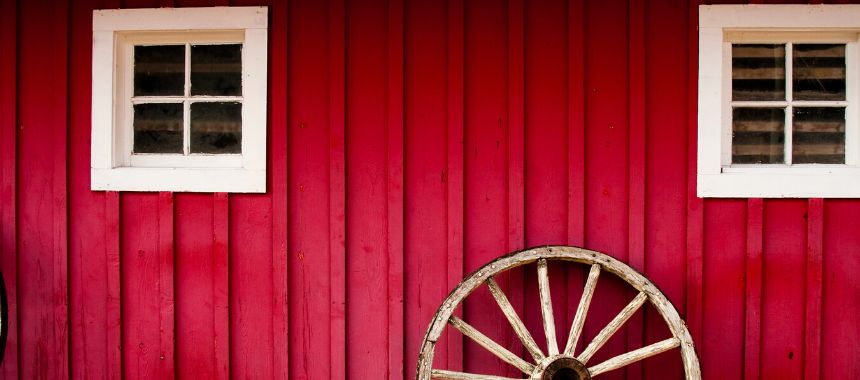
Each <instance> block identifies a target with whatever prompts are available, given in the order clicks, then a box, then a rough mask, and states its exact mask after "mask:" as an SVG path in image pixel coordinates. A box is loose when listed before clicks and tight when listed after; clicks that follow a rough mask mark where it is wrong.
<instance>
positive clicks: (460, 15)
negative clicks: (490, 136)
mask: <svg viewBox="0 0 860 380" xmlns="http://www.w3.org/2000/svg"><path fill="white" fill-rule="evenodd" d="M464 6H465V5H464V2H463V1H460V0H448V3H447V8H448V30H447V39H448V52H447V53H448V61H447V63H446V64H447V70H448V78H447V79H448V81H447V85H448V90H447V91H448V93H447V97H448V121H447V135H448V141H447V159H448V162H447V165H448V170H447V172H448V176H447V177H448V186H447V189H446V191H447V195H446V199H447V204H448V207H447V210H446V211H447V223H446V227H447V236H448V239H447V252H446V256H447V259H448V268H447V278H446V282H447V285H448V286H447V288H448V289H454V287H456V286H457V284H458V283H459V282H460V280H461V279H462V278H463V267H464V258H463V250H464V238H463V228H464V199H463V193H464V191H463V190H464V186H465V185H464V181H465V178H464V175H465V172H464V157H463V155H464V144H463V142H464V139H465V128H464V117H465V111H464V107H465V103H464V101H465V94H464V91H465V9H464ZM455 315H457V316H458V317H462V311H461V310H458V311H457V312H455ZM447 334H448V335H447V339H446V341H447V342H448V344H447V357H445V362H446V364H447V366H446V368H450V369H452V370H462V369H463V338H462V336H461V335H459V334H457V333H455V332H451V331H449V332H447Z"/></svg>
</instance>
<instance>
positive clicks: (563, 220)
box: [0, 0, 860, 379]
mask: <svg viewBox="0 0 860 380" xmlns="http://www.w3.org/2000/svg"><path fill="white" fill-rule="evenodd" d="M211 5H237V6H238V5H268V6H269V13H270V15H271V16H270V17H271V19H270V47H269V63H270V65H269V73H270V74H269V75H270V81H269V135H268V136H269V139H268V140H269V161H268V164H269V165H268V166H269V173H268V191H267V193H265V194H254V195H247V194H183V193H176V194H173V193H116V192H107V193H105V192H92V191H90V190H89V181H90V180H89V146H90V145H89V141H90V84H91V72H90V71H91V66H90V65H91V44H92V42H91V21H92V20H91V18H92V10H93V9H102V8H119V7H122V8H134V7H158V6H177V7H184V6H211ZM696 5H697V2H694V1H693V2H691V1H683V0H674V1H668V0H667V1H651V2H644V1H629V3H628V2H627V1H617V0H603V1H585V0H569V1H564V0H535V1H523V0H510V1H509V2H502V1H491V0H475V1H469V2H466V3H465V4H464V3H463V2H461V1H457V0H449V1H448V2H447V3H446V2H442V1H430V0H390V1H388V2H386V1H384V0H366V1H365V0H349V1H346V0H330V1H329V2H328V3H327V2H323V1H315V0H293V1H290V2H287V1H279V0H272V1H266V0H247V1H245V0H184V1H182V0H82V1H75V2H66V1H62V0H56V1H23V0H20V1H17V2H16V1H14V0H3V1H0V12H2V13H0V51H2V55H0V233H2V241H0V249H2V258H0V267H2V270H3V274H4V275H5V277H6V281H7V284H8V289H9V291H10V318H11V323H12V329H11V335H10V337H9V346H8V348H7V351H6V358H5V361H4V363H3V365H2V368H0V374H2V377H3V378H25V379H31V378H50V379H56V378H66V377H74V378H106V377H107V378H120V377H127V378H153V377H162V378H167V377H172V376H180V377H198V378H226V377H228V376H233V377H236V378H281V379H283V378H293V379H329V378H331V379H337V378H344V377H350V378H353V379H380V378H391V379H399V378H402V377H407V378H408V377H412V376H413V373H414V368H415V361H416V357H417V353H418V348H419V345H420V342H421V339H422V336H423V334H424V330H425V329H426V328H427V325H428V323H429V321H430V318H431V316H432V315H433V313H434V312H435V310H436V308H437V307H438V306H439V304H440V302H441V300H442V299H443V297H444V296H445V295H446V294H447V292H448V291H449V290H450V289H452V288H453V287H454V286H455V285H456V284H457V283H458V282H459V280H460V279H461V278H463V277H464V275H465V274H467V273H468V272H470V271H472V270H474V269H475V268H477V267H479V266H480V265H482V264H483V263H485V262H487V261H489V260H491V259H492V258H494V257H497V256H499V255H502V254H504V253H506V252H509V251H512V250H516V249H520V248H523V247H528V246H534V245H544V244H564V245H577V246H583V247H586V248H589V249H594V250H599V251H603V252H606V253H608V254H610V255H612V256H614V257H616V258H619V259H621V260H623V261H625V262H628V263H630V264H631V265H632V266H633V267H634V268H636V269H638V270H640V271H642V272H644V273H645V274H646V276H648V277H649V278H651V279H652V280H653V281H654V283H656V284H657V285H658V286H659V287H660V288H661V289H662V290H663V292H664V293H665V294H666V295H667V296H668V297H669V298H670V300H671V301H672V302H673V303H674V304H675V306H676V307H677V308H678V310H679V311H680V313H681V314H682V316H683V317H684V318H685V319H686V321H687V323H688V325H689V326H690V329H691V331H692V334H693V337H694V340H695V342H696V344H697V350H698V354H699V358H700V360H701V362H702V369H703V372H704V374H705V377H706V378H710V379H722V378H740V377H744V378H747V379H758V378H767V379H776V378H778V379H793V378H806V379H815V378H828V379H849V378H860V364H858V363H860V362H858V361H857V360H856V358H857V357H858V356H860V325H858V324H857V322H856V317H855V316H856V315H858V313H860V279H858V276H857V275H856V272H858V270H860V254H858V252H860V225H858V222H857V216H858V215H860V202H858V201H855V200H829V199H828V200H821V199H808V200H807V199H792V200H770V199H767V200H761V199H707V200H702V199H699V198H696V197H695V167H696V162H695V157H696V154H695V150H696V149H695V147H696V109H695V106H696V76H697V73H696V66H695V65H696V62H697V56H696V49H697V45H696V44H697V42H696V14H697V13H696ZM551 277H552V279H553V280H552V281H553V282H552V284H553V289H554V297H555V301H554V303H555V305H556V320H557V323H558V328H557V329H558V330H559V331H561V332H566V331H567V329H568V327H567V326H569V323H570V321H571V319H572V318H573V312H574V310H575V308H576V302H577V299H578V294H579V292H580V291H581V290H580V289H581V284H582V281H583V278H584V277H583V273H582V272H581V271H579V270H575V269H571V268H554V269H553V272H552V273H551ZM503 286H504V287H505V288H506V289H507V291H508V293H509V295H510V297H511V300H512V302H513V303H514V305H515V306H516V307H517V308H518V309H519V310H520V313H521V315H523V316H524V319H525V321H526V324H527V325H528V326H529V327H530V328H531V329H532V331H535V332H537V331H540V327H539V326H540V312H539V308H538V307H537V302H538V301H537V300H538V297H537V290H536V288H537V287H536V284H535V275H534V273H533V272H531V271H525V272H516V271H515V272H512V274H511V275H510V276H507V277H506V278H504V279H503ZM602 286H604V285H602ZM604 287H605V289H607V291H606V292H605V293H606V294H605V295H604V296H601V298H600V301H601V303H600V306H601V307H599V308H593V310H594V311H593V312H592V315H591V316H590V317H589V322H588V324H587V326H586V335H591V336H593V335H594V334H595V333H596V332H597V331H598V330H599V329H600V328H601V327H602V324H601V323H604V322H605V321H607V320H608V319H609V318H611V317H612V316H613V315H614V314H615V313H616V312H617V310H619V309H620V308H621V307H622V306H623V305H624V304H625V303H626V302H627V300H628V298H629V297H628V296H632V295H630V294H625V293H624V292H623V291H621V287H620V286H619V284H617V283H612V282H611V281H607V282H606V285H605V286H604ZM610 290H612V291H615V292H614V293H613V292H610ZM598 292H599V294H603V292H604V291H603V290H599V291H598ZM610 293H612V294H610ZM568 296H569V297H568ZM495 308H496V306H495V305H494V304H493V302H492V301H491V298H490V297H489V296H488V295H487V294H481V293H477V294H475V295H474V296H473V299H471V300H470V301H469V303H467V304H466V306H465V309H464V310H463V315H464V318H465V319H466V320H467V321H469V322H470V323H472V324H474V325H475V326H477V327H479V328H480V329H481V330H483V331H485V332H488V334H490V335H491V336H494V337H496V338H497V339H499V340H501V341H502V342H503V343H504V344H505V345H507V346H509V347H510V348H511V349H515V350H519V351H517V352H522V348H521V347H520V346H519V345H518V343H517V342H516V341H515V339H516V338H515V337H514V336H513V335H512V333H511V332H509V331H508V330H507V329H505V326H506V322H505V321H504V319H503V317H502V316H501V314H500V313H498V312H495V311H493V310H495ZM659 325H660V324H659V323H658V319H657V318H656V316H655V314H654V313H651V312H648V311H646V312H645V315H644V316H641V315H640V316H637V317H635V318H634V319H632V320H631V322H630V323H629V324H628V327H627V328H626V329H625V330H623V333H621V335H620V337H619V338H616V339H613V340H612V341H610V343H609V344H608V345H607V348H605V349H603V351H605V352H603V353H602V357H608V355H609V354H611V353H620V352H623V351H624V350H627V349H632V348H637V347H639V346H641V345H642V344H643V343H649V342H653V341H656V340H657V339H660V337H661V336H662V335H661V334H662V333H664V331H663V330H661V329H660V326H659ZM535 335H536V336H540V335H541V334H535ZM538 340H539V344H540V345H543V343H542V338H538ZM443 342H444V344H442V345H440V347H439V349H438V352H437V357H438V359H437V364H438V365H440V366H443V367H446V368H463V369H465V370H468V371H473V372H491V373H499V374H509V375H515V374H516V373H515V372H513V371H512V370H511V369H510V368H506V367H505V366H504V365H502V363H500V362H499V361H498V360H496V359H494V358H493V357H491V356H490V355H489V354H487V353H486V352H484V351H482V350H480V349H479V348H477V347H476V346H474V345H473V344H472V343H471V342H466V341H464V339H463V338H462V337H461V336H459V335H456V334H452V335H448V336H447V337H446V338H445V339H444V340H443ZM680 371H681V364H680V360H679V359H678V357H677V355H673V354H664V355H662V356H660V357H657V358H654V359H650V360H649V361H646V362H644V364H642V365H636V366H632V367H630V368H629V369H628V370H626V371H618V372H615V373H612V374H607V375H606V377H607V378H624V377H629V378H643V377H644V378H650V379H659V378H664V377H667V376H669V375H674V374H679V373H680Z"/></svg>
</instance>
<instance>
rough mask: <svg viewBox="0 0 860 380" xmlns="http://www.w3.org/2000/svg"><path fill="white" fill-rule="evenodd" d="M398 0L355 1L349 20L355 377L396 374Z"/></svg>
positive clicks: (349, 348)
mask: <svg viewBox="0 0 860 380" xmlns="http://www.w3.org/2000/svg"><path fill="white" fill-rule="evenodd" d="M389 7H390V3H386V1H381V0H373V1H366V2H362V3H356V2H349V3H348V4H347V9H346V18H347V19H348V20H349V22H348V24H347V29H346V36H347V37H346V61H347V62H348V63H349V64H348V65H347V66H346V100H345V104H346V120H345V122H346V125H348V126H349V128H348V129H347V130H346V143H345V144H346V146H347V150H346V156H345V160H346V162H348V165H347V167H346V195H347V198H346V223H347V224H346V231H347V232H348V233H347V236H346V250H347V251H348V252H351V253H352V254H350V255H349V256H348V257H347V258H346V259H347V260H346V282H347V283H348V284H350V285H355V284H361V286H349V287H348V288H347V290H346V299H347V301H348V303H347V309H346V324H347V326H348V327H349V328H348V329H347V331H346V333H347V336H346V355H347V357H348V358H353V357H363V358H364V359H365V360H348V361H347V363H346V366H347V368H346V371H347V377H349V378H368V379H370V378H373V379H382V378H386V377H388V376H389V369H390V368H389V365H388V362H389V355H390V352H389V347H388V346H389V343H390V338H391V330H392V329H395V330H396V329H397V327H395V326H392V321H390V317H391V312H392V310H390V308H391V306H392V305H391V304H390V298H389V296H390V295H391V294H392V293H391V292H393V291H394V289H391V287H392V286H394V284H392V283H391V280H392V275H393V274H394V273H393V271H394V268H393V267H392V264H393V263H392V262H393V261H396V260H397V259H396V258H394V257H393V255H395V254H396V252H394V251H393V250H392V248H394V247H393V246H392V245H393V244H392V243H394V241H393V239H397V237H392V236H390V233H391V232H394V231H391V228H392V227H394V226H393V225H392V224H393V223H394V221H393V219H394V217H395V216H394V215H393V213H394V211H395V210H392V209H391V206H392V205H391V203H390V199H389V197H391V196H395V197H396V195H394V194H391V193H392V192H393V191H396V189H395V186H397V185H396V184H395V181H397V179H396V178H395V176H396V173H394V172H393V169H394V165H396V163H395V162H394V160H396V158H395V157H393V156H394V154H395V153H394V152H392V151H391V150H392V149H396V147H394V145H396V144H397V142H396V141H393V140H392V139H393V138H394V134H395V132H393V131H392V128H394V125H393V123H396V120H393V119H391V118H390V117H391V116H392V115H391V112H392V110H391V109H389V108H388V105H389V102H390V100H391V96H393V94H392V93H390V91H389V90H391V88H390V83H389V82H390V80H391V77H390V75H391V72H390V71H388V70H386V68H387V67H388V66H389V64H390V58H391V57H390V53H391V47H390V46H388V43H387V42H389V38H390V37H389V35H388V32H390V30H387V29H389V23H390V16H391V15H390V14H389V10H390V8H389Z"/></svg>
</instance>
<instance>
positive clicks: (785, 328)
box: [758, 199, 809, 379]
mask: <svg viewBox="0 0 860 380" xmlns="http://www.w3.org/2000/svg"><path fill="white" fill-rule="evenodd" d="M808 205H809V201H808V200H806V199H767V200H765V201H764V216H763V223H762V224H763V233H762V248H763V249H762V272H761V283H762V285H761V297H760V299H761V317H760V322H759V325H760V331H761V333H760V338H759V342H760V349H759V351H760V352H761V353H760V356H759V363H760V367H759V374H758V376H759V378H761V379H801V378H802V376H803V363H802V361H803V357H804V356H803V342H804V336H803V333H804V321H803V318H804V314H805V309H804V306H805V305H804V304H805V297H804V296H805V293H806V287H805V284H804V279H805V278H806V276H807V274H806V272H805V270H804V269H805V266H806V248H807V241H806V235H807V232H808V215H807V212H808V209H807V208H808Z"/></svg>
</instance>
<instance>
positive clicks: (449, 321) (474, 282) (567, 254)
mask: <svg viewBox="0 0 860 380" xmlns="http://www.w3.org/2000/svg"><path fill="white" fill-rule="evenodd" d="M553 261H569V262H575V263H579V264H584V265H588V266H590V268H591V269H590V271H589V273H588V279H587V280H586V282H585V288H584V290H583V294H582V298H581V299H580V301H579V306H578V307H577V309H576V315H575V316H574V318H573V324H572V325H571V327H570V334H569V335H568V338H567V342H566V344H565V345H564V346H563V347H561V350H560V349H559V345H558V341H557V338H556V332H555V321H554V317H553V312H552V299H551V298H550V289H549V277H548V274H547V265H549V264H548V263H552V262H553ZM534 262H537V272H538V288H539V291H540V301H541V302H540V303H541V315H542V316H543V318H542V320H543V328H544V333H545V334H546V341H547V346H548V347H547V351H548V352H547V353H546V354H544V353H543V351H541V349H540V348H539V347H538V345H537V343H535V340H534V339H533V338H532V337H531V335H530V334H529V331H528V329H526V327H525V325H524V324H523V322H522V320H521V319H520V318H519V316H517V313H516V311H514V308H513V307H512V306H511V304H510V302H508V298H507V296H505V294H504V293H503V292H502V290H501V288H499V285H498V284H497V283H496V281H495V280H494V276H496V275H497V274H499V273H502V272H505V271H507V270H510V269H512V268H516V267H519V266H523V265H526V264H530V263H534ZM602 271H606V272H609V273H612V274H614V275H615V276H617V277H619V278H621V279H622V280H624V281H625V282H626V283H627V284H628V285H630V286H632V287H633V288H634V289H636V290H637V291H638V292H639V294H638V295H636V297H635V298H634V299H633V300H632V301H630V303H629V304H627V306H626V307H624V309H622V310H621V312H619V313H618V315H617V316H615V318H613V319H612V320H611V321H610V322H609V324H607V325H606V327H604V328H603V329H602V330H600V332H599V333H598V334H597V335H596V336H595V337H594V339H592V341H591V343H589V344H588V345H587V346H586V347H585V348H584V349H583V350H582V351H580V352H579V353H576V352H577V350H576V345H577V341H578V340H579V337H580V334H581V333H582V329H583V326H584V325H585V318H586V316H587V314H588V308H589V305H590V304H591V299H592V296H593V295H594V290H595V288H596V286H597V279H598V277H599V276H600V272H602ZM482 284H483V285H486V286H487V287H488V288H489V290H490V293H491V294H492V295H493V298H494V299H495V300H496V302H497V303H498V305H499V308H500V309H501V310H502V312H503V313H504V315H505V317H506V318H507V319H508V322H510V325H511V327H512V328H513V331H514V333H515V334H516V336H517V337H518V338H519V340H520V341H521V342H522V344H523V346H525V348H526V350H527V351H528V352H529V354H530V355H531V357H532V358H533V361H526V360H524V359H522V358H520V357H519V356H518V355H516V354H514V353H512V352H510V351H508V350H507V349H505V348H504V347H502V345H500V344H498V343H496V342H494V341H493V340H492V339H490V338H488V337H487V336H486V335H484V334H482V333H481V332H479V331H478V330H476V329H475V328H474V327H472V326H470V325H469V324H468V323H466V322H465V321H463V320H462V319H460V318H457V317H456V316H453V315H452V314H453V313H454V310H455V309H456V308H457V307H458V306H459V305H460V304H462V302H463V300H464V299H465V298H466V297H467V296H468V295H469V294H470V293H472V291H474V290H475V289H477V288H478V287H479V286H481V285H482ZM645 301H648V302H650V303H651V304H652V305H653V306H654V308H655V309H657V311H658V312H659V313H660V316H661V317H663V321H664V322H665V323H666V325H668V327H669V331H670V332H671V333H672V337H671V338H669V339H666V340H663V341H660V342H657V343H654V344H651V345H648V346H645V347H642V348H639V349H636V350H633V351H630V352H627V353H625V354H621V355H618V356H616V357H614V358H611V359H609V360H606V361H605V362H602V363H599V364H591V363H589V360H590V359H591V358H592V356H593V355H594V354H595V353H596V352H597V350H599V349H600V348H601V347H602V346H603V345H604V344H605V343H606V342H607V341H608V340H609V338H610V337H612V335H613V334H615V332H617V331H618V330H619V329H620V328H621V326H622V325H624V323H625V322H626V321H627V320H628V319H629V318H630V317H631V316H632V315H633V314H634V313H635V312H636V311H637V310H639V308H640V307H642V305H643V304H644V303H645ZM448 325H450V326H452V327H453V328H455V329H457V330H459V331H460V332H461V333H462V334H463V335H465V336H467V337H469V338H470V339H472V340H473V341H475V343H477V344H479V345H480V346H481V347H483V348H484V349H486V350H487V351H489V352H490V353H492V354H493V355H495V356H496V357H498V358H500V359H502V360H504V361H505V362H507V363H509V364H511V365H512V366H514V367H516V368H518V369H519V370H520V371H522V372H523V373H524V374H525V375H527V376H528V378H529V379H533V380H561V379H579V380H586V379H591V378H592V377H596V376H598V375H600V374H602V373H605V372H608V371H612V370H615V369H618V368H622V367H624V366H627V365H629V364H632V363H635V362H638V361H640V360H644V359H646V358H648V357H651V356H653V355H656V354H659V353H662V352H665V351H669V350H672V349H675V348H678V349H679V350H680V352H681V359H682V361H683V363H684V372H685V374H686V378H687V379H694V380H699V379H701V373H700V372H699V360H698V358H697V357H696V351H695V349H694V348H693V340H692V338H690V332H689V331H687V327H686V325H685V324H684V321H683V320H681V317H680V316H679V315H678V312H677V311H676V310H675V308H674V307H673V306H672V304H671V303H670V302H669V300H668V299H666V296H664V295H663V293H661V292H660V290H658V289H657V287H656V286H654V284H652V283H651V282H650V281H648V280H647V279H646V278H645V277H644V276H642V275H641V274H640V273H638V272H636V271H635V270H634V269H633V268H630V267H629V266H627V265H626V264H624V263H622V262H620V261H618V260H615V259H613V258H612V257H609V256H607V255H604V254H602V253H599V252H595V251H589V250H586V249H582V248H574V247H563V246H555V247H539V248H533V249H528V250H524V251H520V252H515V253H512V254H510V255H507V256H503V257H500V258H498V259H496V260H493V261H492V262H490V263H488V264H486V265H484V266H483V267H481V268H480V269H478V270H477V271H475V272H474V273H472V274H471V275H469V276H468V277H466V279H465V280H463V281H462V282H461V283H460V284H459V285H458V286H457V287H456V288H455V289H454V290H453V291H452V292H451V294H449V295H448V298H446V299H445V301H444V302H443V303H442V306H441V307H440V308H439V310H438V311H437V312H436V315H435V316H434V317H433V321H432V322H431V323H430V327H429V328H428V330H427V334H426V335H425V336H424V341H423V343H422V344H421V353H420V355H419V357H418V376H417V378H418V380H429V379H448V380H481V379H483V380H507V379H510V378H506V377H499V376H490V375H480V374H471V373H463V372H455V371H448V370H442V369H433V368H432V366H433V354H434V350H435V346H436V342H437V341H438V339H439V337H440V336H441V335H442V332H443V331H444V329H445V327H446V326H448Z"/></svg>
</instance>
